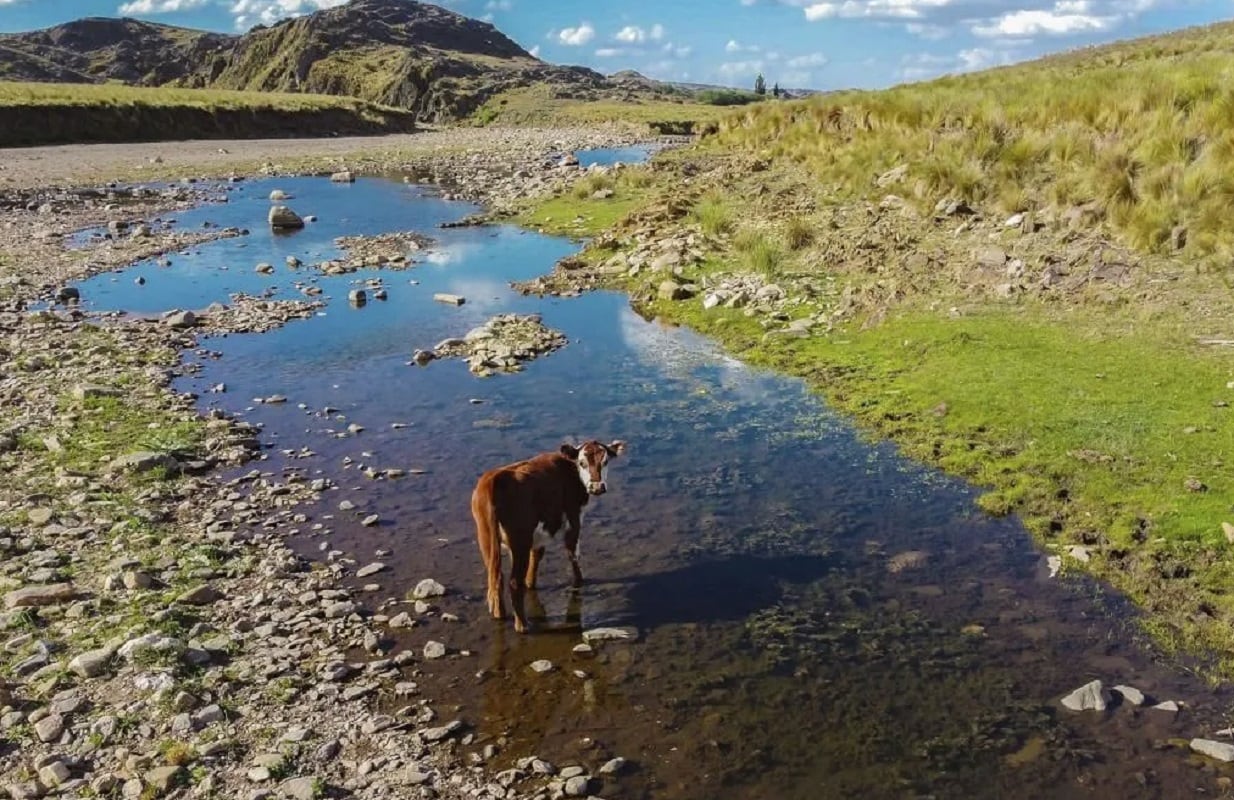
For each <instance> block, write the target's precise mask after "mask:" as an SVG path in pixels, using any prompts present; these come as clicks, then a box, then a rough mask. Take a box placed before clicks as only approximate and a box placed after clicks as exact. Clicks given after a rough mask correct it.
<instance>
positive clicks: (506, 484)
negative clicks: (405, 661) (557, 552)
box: [471, 441, 625, 633]
mask: <svg viewBox="0 0 1234 800" xmlns="http://www.w3.org/2000/svg"><path fill="white" fill-rule="evenodd" d="M624 449H625V445H624V444H623V443H622V442H613V443H612V444H601V443H600V442H597V441H590V442H587V443H585V444H583V445H581V446H579V447H574V446H573V445H569V444H563V445H562V446H561V450H560V451H558V452H556V453H542V454H540V455H538V456H535V457H534V458H529V459H527V460H526V461H519V462H518V463H516V464H508V465H506V466H504V467H498V468H496V469H491V470H489V471H488V472H486V473H484V474H483V475H481V476H480V480H479V482H478V483H477V484H476V488H475V491H473V492H472V493H471V515H472V516H473V517H475V520H476V540H477V542H478V543H479V545H480V556H481V557H482V558H483V559H484V567H485V570H486V572H487V575H488V610H489V613H491V614H492V615H493V617H494V618H495V619H502V618H504V617H505V615H506V608H505V603H504V601H503V598H502V588H501V551H502V548H503V547H505V548H508V549H509V551H510V561H511V566H510V597H511V600H513V604H514V629H515V630H517V631H518V632H519V633H523V632H524V631H526V630H527V615H526V613H525V612H524V610H523V598H524V597H525V596H526V593H527V589H529V588H530V589H534V588H536V573H537V571H538V570H539V568H540V559H541V558H543V556H544V549H545V547H546V546H547V545H548V543H549V542H551V541H553V539H555V538H556V536H557V534H558V533H559V532H561V530H562V528H565V531H564V533H563V535H562V544H564V545H565V548H566V553H567V554H568V555H569V556H570V565H571V566H572V567H573V568H574V582H573V585H574V586H575V587H576V588H577V587H579V586H582V585H583V573H582V571H581V570H580V569H579V566H578V535H579V525H580V524H581V521H582V512H583V507H584V506H586V505H587V500H588V498H589V496H590V495H601V494H604V493H605V492H606V491H608V487H607V486H606V485H605V482H604V471H605V469H607V467H608V464H609V462H610V461H612V460H613V459H614V458H616V457H617V455H618V454H619V453H621V452H622V451H623V450H624Z"/></svg>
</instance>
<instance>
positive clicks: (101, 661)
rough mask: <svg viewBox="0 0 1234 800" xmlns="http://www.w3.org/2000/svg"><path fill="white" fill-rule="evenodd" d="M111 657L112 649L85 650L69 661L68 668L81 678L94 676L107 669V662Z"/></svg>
mask: <svg viewBox="0 0 1234 800" xmlns="http://www.w3.org/2000/svg"><path fill="white" fill-rule="evenodd" d="M111 657H112V651H111V650H108V649H107V648H100V649H98V650H87V651H86V652H84V653H81V654H79V655H77V656H75V657H74V658H73V660H72V661H70V662H69V669H71V670H73V672H75V673H77V674H78V675H80V676H81V677H83V678H96V677H98V676H99V675H102V674H103V673H104V672H106V671H107V664H108V662H110V661H111Z"/></svg>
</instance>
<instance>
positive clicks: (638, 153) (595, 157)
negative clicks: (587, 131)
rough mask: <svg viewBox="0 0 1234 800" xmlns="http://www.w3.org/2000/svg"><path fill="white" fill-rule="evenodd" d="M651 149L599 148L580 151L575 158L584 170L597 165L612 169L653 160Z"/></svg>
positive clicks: (644, 147)
mask: <svg viewBox="0 0 1234 800" xmlns="http://www.w3.org/2000/svg"><path fill="white" fill-rule="evenodd" d="M651 153H652V149H651V148H650V147H646V146H643V147H597V148H593V149H590V150H579V151H577V152H576V153H575V154H574V156H575V157H576V158H577V159H578V165H579V166H580V167H582V168H583V169H586V168H587V167H590V166H593V165H596V166H601V167H611V166H613V165H614V164H642V163H643V162H645V161H647V159H649V158H651Z"/></svg>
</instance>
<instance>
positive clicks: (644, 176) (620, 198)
mask: <svg viewBox="0 0 1234 800" xmlns="http://www.w3.org/2000/svg"><path fill="white" fill-rule="evenodd" d="M650 186H651V184H650V181H649V178H648V173H647V171H646V170H645V169H642V168H638V167H628V168H626V169H623V170H622V171H621V172H620V173H618V174H617V175H615V176H614V175H613V174H612V173H605V174H590V175H585V176H583V177H582V178H580V179H579V180H578V182H576V183H575V184H574V186H573V187H572V188H571V189H570V190H569V191H568V192H567V193H566V194H563V195H560V196H557V197H551V198H548V199H540V200H535V201H532V202H529V203H527V204H526V205H525V206H524V207H523V208H522V210H521V211H520V212H519V214H518V216H517V218H516V221H517V222H518V223H519V224H520V225H524V226H527V227H532V228H536V229H538V230H541V231H544V232H545V233H551V234H558V235H564V236H594V235H595V234H597V233H600V232H601V231H604V230H608V229H609V228H611V227H613V226H614V225H616V224H617V223H618V222H619V221H620V220H621V219H622V218H624V217H625V216H626V215H627V214H629V213H630V212H631V211H633V210H634V209H635V208H638V207H640V206H641V205H643V203H644V202H645V201H646V199H647V197H648V196H649V192H650V191H651V189H650V188H649V187H650ZM599 189H611V190H612V192H613V195H612V196H611V197H607V198H603V199H600V198H596V197H593V195H594V194H595V192H596V191H597V190H599Z"/></svg>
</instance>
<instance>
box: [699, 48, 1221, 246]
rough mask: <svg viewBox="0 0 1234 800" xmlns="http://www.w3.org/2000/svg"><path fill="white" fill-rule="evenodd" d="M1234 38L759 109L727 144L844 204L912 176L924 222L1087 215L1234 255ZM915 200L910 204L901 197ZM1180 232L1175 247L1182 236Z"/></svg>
mask: <svg viewBox="0 0 1234 800" xmlns="http://www.w3.org/2000/svg"><path fill="white" fill-rule="evenodd" d="M1231 75H1234V27H1232V26H1230V25H1228V24H1226V25H1220V26H1214V27H1210V28H1205V29H1201V30H1198V31H1192V32H1188V33H1186V34H1183V35H1180V36H1177V37H1175V38H1166V37H1158V38H1155V39H1152V40H1148V41H1146V42H1142V43H1138V44H1134V45H1133V44H1119V45H1115V46H1111V47H1107V48H1101V49H1097V50H1094V51H1090V52H1087V53H1085V52H1080V53H1072V54H1067V55H1064V56H1058V57H1054V58H1051V59H1047V60H1044V61H1042V62H1035V63H1032V64H1030V65H1024V66H1019V67H1010V68H1004V69H999V70H993V71H990V72H986V73H981V74H976V75H965V76H960V77H954V78H947V79H943V80H939V81H934V82H931V83H925V84H915V85H908V86H902V87H898V88H895V89H892V90H889V91H884V92H852V93H845V94H841V95H833V96H830V97H826V98H819V99H815V100H807V101H802V102H794V103H786V104H780V105H778V106H775V105H773V106H759V107H757V108H754V109H751V110H750V111H749V112H747V113H745V114H742V115H739V116H735V117H730V118H728V119H727V120H726V121H725V122H724V124H723V126H722V133H721V136H720V137H719V138H718V140H717V144H718V145H720V146H722V147H736V148H740V149H752V150H758V151H763V150H765V151H766V152H767V153H768V154H770V155H773V156H775V157H778V158H783V159H786V160H791V161H793V162H795V163H798V164H802V165H804V166H805V167H806V168H807V169H809V171H810V172H811V173H812V174H814V175H816V176H817V177H818V178H820V179H824V180H827V181H828V182H830V184H831V185H832V186H833V188H834V190H835V192H836V194H837V196H839V197H844V198H848V199H855V198H878V197H881V196H882V195H883V194H886V193H887V192H884V191H881V190H880V189H879V188H878V187H877V185H876V183H875V180H876V178H877V176H879V175H881V174H883V173H885V172H887V171H889V170H892V169H894V168H896V167H897V166H900V165H904V166H905V167H907V174H906V176H905V179H904V184H903V188H897V190H896V191H897V193H903V194H906V195H907V197H908V198H909V199H910V200H911V201H912V202H914V203H915V204H916V206H917V208H918V209H919V210H920V211H922V212H930V211H932V209H933V208H934V206H935V204H937V203H938V202H939V201H941V200H945V199H948V198H960V199H964V200H966V201H968V202H969V203H971V204H977V205H979V206H981V207H982V208H983V209H985V210H989V211H991V212H998V213H1002V214H1007V215H1010V214H1012V213H1016V212H1021V211H1027V210H1030V209H1043V208H1054V209H1067V208H1073V207H1078V206H1087V207H1088V210H1089V211H1091V213H1093V214H1095V215H1096V216H1097V217H1098V218H1100V219H1101V220H1102V221H1104V222H1105V223H1106V224H1108V225H1109V226H1110V228H1111V230H1112V231H1114V232H1115V233H1116V234H1117V236H1118V237H1119V238H1120V239H1121V240H1122V241H1124V242H1125V243H1127V244H1128V245H1130V246H1132V247H1134V248H1136V249H1138V250H1140V251H1143V252H1153V253H1160V252H1167V251H1169V250H1171V249H1178V246H1179V245H1182V248H1181V249H1183V250H1185V252H1186V254H1187V255H1190V256H1196V257H1201V258H1211V259H1214V261H1215V263H1223V264H1228V262H1229V260H1230V258H1231V257H1232V256H1234V227H1232V226H1230V225H1229V223H1228V218H1229V212H1230V208H1231V201H1234V169H1232V167H1234V83H1232V82H1231V80H1230V78H1231ZM905 188H906V189H907V190H908V191H907V192H905V191H904V189H905ZM1172 233H1173V234H1174V236H1173V237H1172V236H1171V234H1172Z"/></svg>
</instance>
